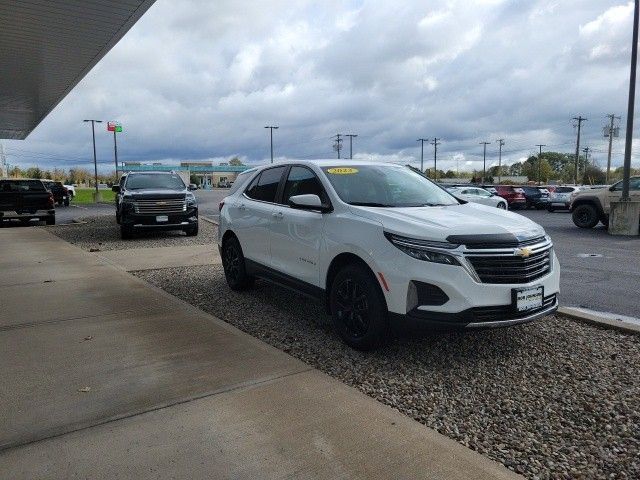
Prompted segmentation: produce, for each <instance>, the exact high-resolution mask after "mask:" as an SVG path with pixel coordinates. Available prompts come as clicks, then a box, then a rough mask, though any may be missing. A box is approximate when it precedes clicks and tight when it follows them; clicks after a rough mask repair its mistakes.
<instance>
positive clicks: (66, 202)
mask: <svg viewBox="0 0 640 480" xmlns="http://www.w3.org/2000/svg"><path fill="white" fill-rule="evenodd" d="M64 206H65V207H68V206H69V199H68V198H67V199H66V200H65V201H64Z"/></svg>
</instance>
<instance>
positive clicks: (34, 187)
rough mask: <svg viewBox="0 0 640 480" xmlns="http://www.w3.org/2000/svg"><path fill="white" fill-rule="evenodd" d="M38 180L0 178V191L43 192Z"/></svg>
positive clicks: (42, 186) (43, 189)
mask: <svg viewBox="0 0 640 480" xmlns="http://www.w3.org/2000/svg"><path fill="white" fill-rule="evenodd" d="M45 190H46V189H45V188H44V185H43V184H42V182H41V181H40V180H0V192H44V191H45Z"/></svg>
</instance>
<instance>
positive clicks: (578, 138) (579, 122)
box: [573, 115, 587, 185]
mask: <svg viewBox="0 0 640 480" xmlns="http://www.w3.org/2000/svg"><path fill="white" fill-rule="evenodd" d="M573 119H574V120H575V121H577V122H578V137H577V140H576V164H575V169H574V172H573V183H574V184H576V185H578V160H579V158H580V128H581V127H582V122H585V121H586V120H587V119H586V118H584V117H583V116H582V115H579V116H577V117H573Z"/></svg>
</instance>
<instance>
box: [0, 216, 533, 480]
mask: <svg viewBox="0 0 640 480" xmlns="http://www.w3.org/2000/svg"><path fill="white" fill-rule="evenodd" d="M0 252H1V253H0V271H2V273H3V274H2V275H1V277H2V280H3V283H2V284H0V298H2V308H1V309H0V361H1V362H2V365H3V379H2V389H0V472H2V477H4V478H12V479H21V478H25V479H27V478H70V477H79V478H92V479H93V478H136V479H148V478H149V479H150V478H194V479H195V478H327V479H328V478H428V479H454V478H455V479H485V478H486V479H488V478H501V479H507V478H520V477H518V476H517V475H515V474H513V473H511V472H509V471H508V470H507V469H505V468H504V467H502V466H501V465H499V464H497V463H495V462H492V461H490V460H488V459H486V458H485V457H482V456H480V455H478V454H476V453H474V452H472V451H471V450H469V449H467V448H465V447H463V446H461V445H459V444H457V443H456V442H454V441H452V440H450V439H448V438H446V437H443V436H441V435H439V434H438V433H436V432H434V431H433V430H430V429H428V428H425V427H424V426H423V425H421V424H419V423H417V422H414V421H413V420H411V419H409V418H407V417H405V416H404V415H401V414H400V413H398V412H396V411H395V410H392V409H390V408H388V407H386V406H384V405H382V404H380V403H378V402H376V401H375V400H373V399H371V398H369V397H367V396H365V395H363V394H361V393H359V392H357V391H356V390H354V389H352V388H350V387H348V386H346V385H344V384H342V383H340V382H338V381H336V380H333V379H332V378H330V377H328V376H326V375H325V374H323V373H321V372H319V371H317V370H314V369H311V368H310V367H309V366H307V365H305V364H303V363H302V362H299V361H297V360H295V359H293V358H292V357H290V356H288V355H286V354H285V353H283V352H280V351H279V350H276V349H274V348H272V347H270V346H268V345H266V344H264V343H262V342H260V341H258V340H256V339H254V338H253V337H250V336H248V335H246V334H244V333H242V332H240V331H238V330H236V329H235V328H233V327H231V326H229V325H228V324H226V323H224V322H222V321H220V320H218V319H216V318H214V317H212V316H210V315H208V314H206V313H204V312H202V311H200V310H198V309H196V308H194V307H192V306H190V305H188V304H186V303H184V302H182V301H180V300H178V299H177V298H175V297H173V296H170V295H168V294H166V293H165V292H162V291H160V290H158V289H155V288H154V287H151V286H150V285H148V284H146V283H145V282H143V281H142V280H139V279H137V278H134V277H132V276H131V275H129V274H127V273H125V272H124V271H122V269H120V268H117V267H114V266H112V265H109V264H108V263H107V262H106V261H105V260H104V259H101V258H100V257H98V256H96V255H94V254H90V253H87V252H83V251H81V250H80V249H78V248H76V247H73V246H71V245H69V244H67V243H65V242H63V241H62V240H60V239H58V238H57V237H54V236H53V235H51V234H49V233H48V232H46V231H45V230H44V229H40V228H20V229H3V230H0ZM7 272H10V273H9V274H7ZM176 281H180V279H178V278H177V279H176Z"/></svg>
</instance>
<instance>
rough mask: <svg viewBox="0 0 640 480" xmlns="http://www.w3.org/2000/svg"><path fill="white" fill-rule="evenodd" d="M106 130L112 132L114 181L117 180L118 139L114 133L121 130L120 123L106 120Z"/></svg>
mask: <svg viewBox="0 0 640 480" xmlns="http://www.w3.org/2000/svg"><path fill="white" fill-rule="evenodd" d="M107 131H108V132H113V155H114V159H115V163H116V182H118V140H116V133H121V132H122V125H121V124H120V122H113V121H112V122H107Z"/></svg>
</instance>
